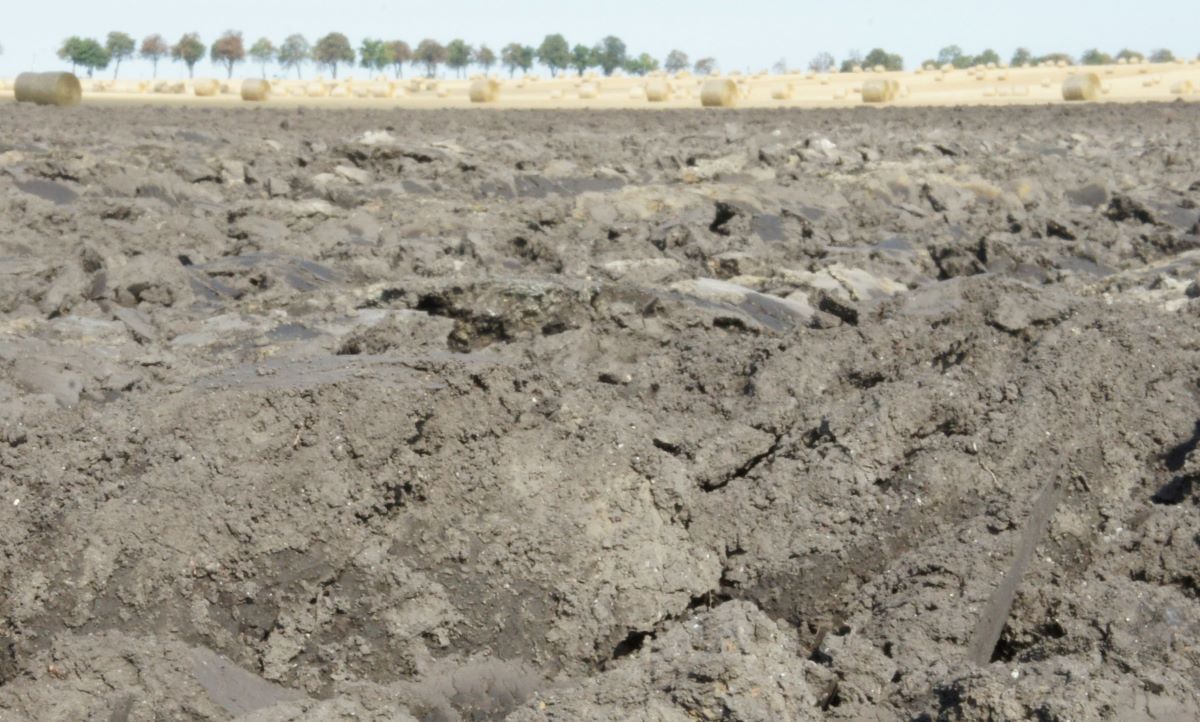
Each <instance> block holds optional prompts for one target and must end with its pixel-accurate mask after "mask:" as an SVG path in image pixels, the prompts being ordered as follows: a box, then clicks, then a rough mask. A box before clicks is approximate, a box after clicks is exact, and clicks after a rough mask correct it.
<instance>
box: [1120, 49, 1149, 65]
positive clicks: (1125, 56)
mask: <svg viewBox="0 0 1200 722" xmlns="http://www.w3.org/2000/svg"><path fill="white" fill-rule="evenodd" d="M1145 59H1146V56H1145V55H1142V54H1141V53H1139V52H1138V51H1136V50H1130V49H1129V48H1125V49H1124V50H1122V51H1121V52H1119V53H1117V60H1124V61H1125V62H1127V63H1128V62H1131V61H1133V62H1139V63H1140V62H1142V61H1143V60H1145Z"/></svg>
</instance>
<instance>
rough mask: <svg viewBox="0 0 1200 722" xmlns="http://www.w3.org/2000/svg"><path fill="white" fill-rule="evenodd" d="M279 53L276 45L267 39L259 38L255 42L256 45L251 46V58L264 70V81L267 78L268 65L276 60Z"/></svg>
mask: <svg viewBox="0 0 1200 722" xmlns="http://www.w3.org/2000/svg"><path fill="white" fill-rule="evenodd" d="M278 52H279V50H278V49H277V48H276V47H275V43H273V42H271V41H270V40H268V39H267V38H259V39H258V40H255V41H254V45H251V46H250V57H252V58H254V62H256V63H258V65H259V67H260V68H262V76H263V78H264V79H265V78H266V77H267V65H268V64H269V63H270V62H271V61H272V60H274V59H275V54H276V53H278Z"/></svg>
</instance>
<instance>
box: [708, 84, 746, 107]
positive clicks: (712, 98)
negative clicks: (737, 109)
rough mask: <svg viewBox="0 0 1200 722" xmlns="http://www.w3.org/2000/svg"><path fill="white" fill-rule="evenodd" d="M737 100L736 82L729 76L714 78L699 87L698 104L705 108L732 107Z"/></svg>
mask: <svg viewBox="0 0 1200 722" xmlns="http://www.w3.org/2000/svg"><path fill="white" fill-rule="evenodd" d="M737 100H738V86H737V83H735V82H733V81H732V80H730V79H729V78H714V79H713V80H709V81H707V82H705V83H704V85H703V87H701V88H700V105H701V106H703V107H705V108H732V107H733V106H735V105H737Z"/></svg>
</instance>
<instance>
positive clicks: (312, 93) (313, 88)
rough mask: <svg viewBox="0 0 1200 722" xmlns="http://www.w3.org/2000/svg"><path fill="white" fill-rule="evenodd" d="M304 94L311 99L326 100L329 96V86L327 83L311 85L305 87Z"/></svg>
mask: <svg viewBox="0 0 1200 722" xmlns="http://www.w3.org/2000/svg"><path fill="white" fill-rule="evenodd" d="M304 94H305V95H307V96H308V97H310V98H325V97H328V95H329V86H328V85H326V84H325V83H320V82H315V83H309V84H308V85H306V86H305V87H304Z"/></svg>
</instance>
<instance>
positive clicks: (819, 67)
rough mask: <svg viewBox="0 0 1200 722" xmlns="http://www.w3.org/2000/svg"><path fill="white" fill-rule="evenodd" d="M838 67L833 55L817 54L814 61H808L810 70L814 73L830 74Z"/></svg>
mask: <svg viewBox="0 0 1200 722" xmlns="http://www.w3.org/2000/svg"><path fill="white" fill-rule="evenodd" d="M835 67H837V60H836V59H835V58H834V57H833V54H832V53H824V52H822V53H817V54H816V55H815V56H814V57H813V59H812V60H810V61H808V69H809V70H811V71H813V72H814V73H828V72H829V71H830V70H833V69H834V68H835Z"/></svg>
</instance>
